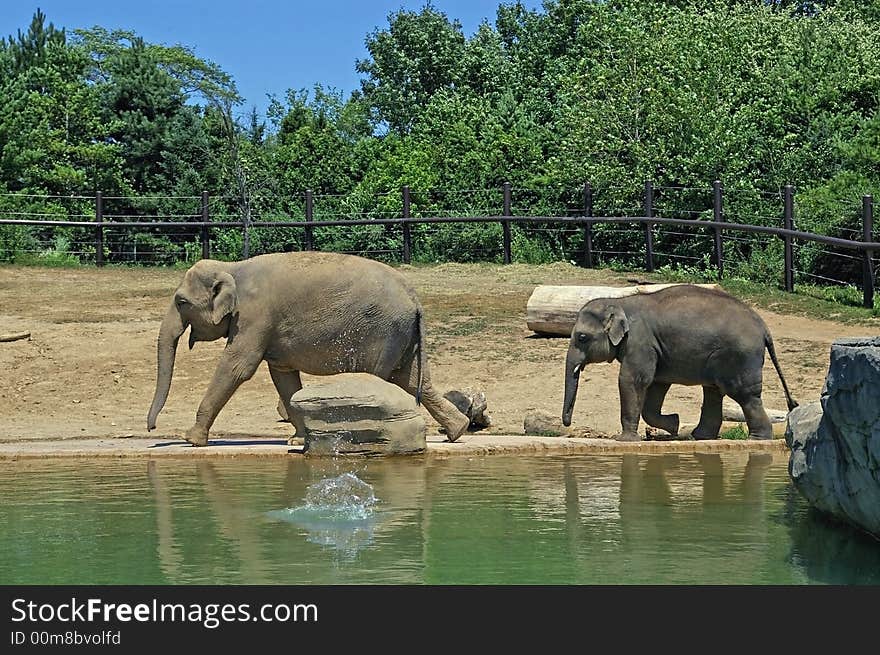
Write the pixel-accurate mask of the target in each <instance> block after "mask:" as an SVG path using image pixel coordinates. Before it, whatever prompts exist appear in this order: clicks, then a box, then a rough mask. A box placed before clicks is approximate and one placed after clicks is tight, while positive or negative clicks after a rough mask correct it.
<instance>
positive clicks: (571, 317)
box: [526, 283, 719, 337]
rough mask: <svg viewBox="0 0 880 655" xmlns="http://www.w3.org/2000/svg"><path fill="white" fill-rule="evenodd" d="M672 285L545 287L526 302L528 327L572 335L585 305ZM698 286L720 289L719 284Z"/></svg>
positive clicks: (554, 333) (552, 333) (536, 291)
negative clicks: (597, 300)
mask: <svg viewBox="0 0 880 655" xmlns="http://www.w3.org/2000/svg"><path fill="white" fill-rule="evenodd" d="M678 284H679V283H672V284H640V285H638V286H631V287H602V286H575V285H572V286H554V285H549V284H541V285H538V286H537V287H535V290H534V291H533V292H532V295H531V296H529V300H528V302H527V303H526V325H528V327H529V329H530V330H532V332H536V333H538V334H545V335H553V336H563V337H567V336H571V330H572V328H573V327H574V324H575V321H577V315H578V312H579V311H580V310H581V307H583V306H584V305H585V304H587V303H588V302H589V301H591V300H595V299H596V298H623V297H626V296H634V295H636V294H638V293H654V292H655V291H660V289H665V288H667V287H672V286H677V285H678ZM694 286H699V287H706V288H708V289H718V288H719V287H718V285H717V284H697V285H694Z"/></svg>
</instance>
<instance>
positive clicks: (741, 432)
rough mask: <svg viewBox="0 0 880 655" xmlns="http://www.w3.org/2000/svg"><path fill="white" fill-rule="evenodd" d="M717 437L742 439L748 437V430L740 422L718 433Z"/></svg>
mask: <svg viewBox="0 0 880 655" xmlns="http://www.w3.org/2000/svg"><path fill="white" fill-rule="evenodd" d="M718 438H719V439H734V440H737V441H741V440H743V439H748V438H749V431H748V430H746V429H745V428H744V427H743V426H742V424H741V423H740V424H739V425H736V426H734V427H732V428H727V429H726V430H724V431H722V432H721V434H719V435H718Z"/></svg>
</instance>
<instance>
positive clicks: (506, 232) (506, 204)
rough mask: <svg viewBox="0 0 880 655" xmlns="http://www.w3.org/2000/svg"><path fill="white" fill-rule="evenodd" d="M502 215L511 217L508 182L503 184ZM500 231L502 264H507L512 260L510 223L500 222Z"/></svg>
mask: <svg viewBox="0 0 880 655" xmlns="http://www.w3.org/2000/svg"><path fill="white" fill-rule="evenodd" d="M502 215H503V216H511V215H512V214H511V213H510V182H505V183H504V211H503V212H502ZM501 230H502V232H503V234H504V263H505V264H509V263H510V261H511V259H512V258H511V252H510V221H501Z"/></svg>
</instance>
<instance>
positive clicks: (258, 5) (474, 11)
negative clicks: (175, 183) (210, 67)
mask: <svg viewBox="0 0 880 655" xmlns="http://www.w3.org/2000/svg"><path fill="white" fill-rule="evenodd" d="M499 3H500V1H499V0H433V2H432V5H433V6H434V8H435V9H437V10H439V11H442V12H444V13H445V14H446V15H447V16H448V17H449V18H450V19H455V18H457V19H458V20H459V21H460V22H461V24H462V28H463V30H464V33H465V35H467V36H470V35H471V34H473V33H474V31H475V30H476V28H477V26H478V25H479V24H480V22H482V21H483V20H484V19H486V20H488V21H489V22H490V23H494V20H495V11H496V9H497V7H498V5H499ZM424 4H425V2H424V0H364V1H359V0H323V1H322V2H299V1H297V0H288V1H285V0H249V1H248V2H242V1H240V0H239V1H234V0H198V1H189V2H188V1H186V0H149V1H148V2H132V1H130V0H0V35H3V36H8V35H10V34H15V33H16V31H17V30H19V29H21V30H25V29H26V28H27V26H28V25H29V24H30V21H31V17H32V16H33V14H34V12H35V11H36V9H37V8H38V7H39V8H40V9H42V10H43V13H45V14H46V17H47V19H48V20H49V21H51V22H53V23H54V24H55V26H56V27H65V28H67V29H68V30H73V29H75V28H80V27H92V26H94V25H100V26H102V27H106V28H107V29H111V30H112V29H117V28H119V29H129V30H133V31H134V32H136V33H138V34H139V35H141V36H142V37H144V39H145V40H146V41H148V42H151V43H164V44H166V45H175V44H182V45H187V46H190V47H191V48H193V49H194V50H195V53H196V54H197V55H198V56H199V57H202V58H203V59H208V60H211V61H213V62H215V63H217V64H219V65H220V67H221V68H223V70H225V71H226V72H227V73H229V74H230V75H232V77H233V78H234V79H235V82H236V84H237V85H238V90H239V92H240V93H241V95H242V96H244V98H245V104H244V105H242V107H241V108H239V111H240V113H242V114H244V113H246V112H247V111H248V110H249V108H250V106H251V105H256V106H257V108H258V110H260V111H261V112H262V111H264V110H265V107H266V106H267V104H268V101H267V98H266V94H268V93H274V94H276V95H277V96H279V97H281V98H283V97H284V93H285V92H286V91H287V89H291V88H292V89H299V88H309V89H310V88H312V86H314V84H315V83H317V82H321V83H322V84H324V85H325V86H329V87H334V88H336V89H339V90H340V91H343V92H344V93H345V94H348V93H349V92H350V91H352V90H354V89H356V88H359V86H360V85H359V81H358V80H359V79H360V76H359V74H358V73H357V71H355V68H354V66H355V61H356V60H357V59H363V58H365V57H366V56H367V51H366V48H365V46H364V40H365V38H366V36H367V34H369V33H370V32H372V31H373V30H374V29H376V28H379V29H382V28H384V27H386V26H387V25H388V21H387V17H388V14H389V13H391V12H393V11H397V10H398V9H401V8H403V9H409V10H418V9H420V8H421V7H422V6H423V5H424ZM523 4H524V5H525V6H526V7H529V8H531V9H538V8H540V7H541V0H523Z"/></svg>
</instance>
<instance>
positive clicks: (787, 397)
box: [764, 330, 798, 411]
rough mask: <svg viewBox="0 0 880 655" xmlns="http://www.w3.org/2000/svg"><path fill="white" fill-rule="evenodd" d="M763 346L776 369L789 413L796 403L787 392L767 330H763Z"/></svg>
mask: <svg viewBox="0 0 880 655" xmlns="http://www.w3.org/2000/svg"><path fill="white" fill-rule="evenodd" d="M764 345H765V346H767V352H768V353H770V361H771V362H773V367H774V368H775V369H776V373H778V374H779V381H780V382H782V390H783V391H785V402H786V403H787V404H788V411H791V410H793V409H794V408H795V407H797V406H798V404H797V401H796V400H795V399H794V398H792V397H791V392H790V391H789V390H788V384H787V383H786V382H785V376H784V375H783V374H782V368H780V366H779V360H778V359H776V350H774V348H773V338H772V337H771V336H770V331H769V330H764Z"/></svg>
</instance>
